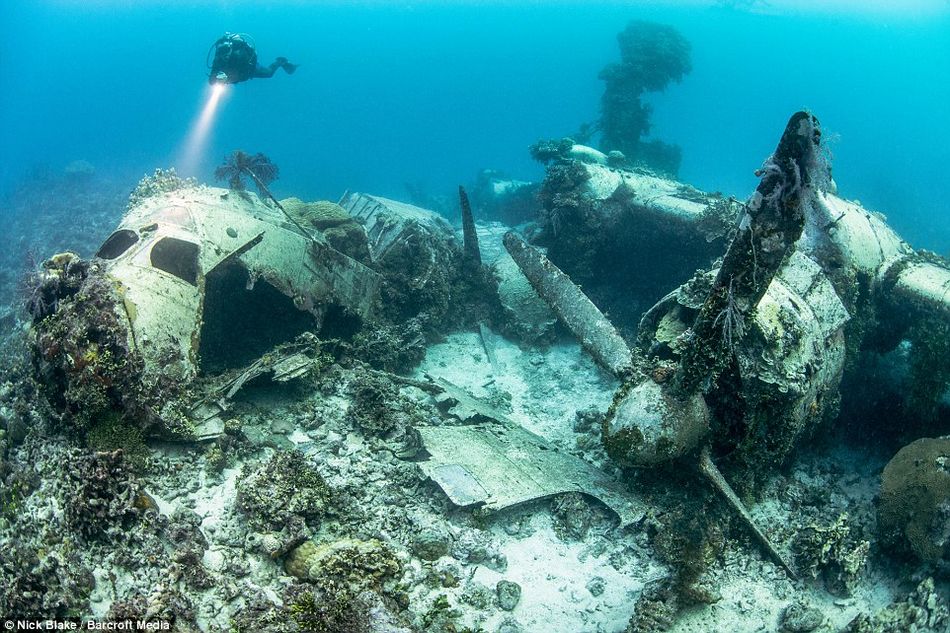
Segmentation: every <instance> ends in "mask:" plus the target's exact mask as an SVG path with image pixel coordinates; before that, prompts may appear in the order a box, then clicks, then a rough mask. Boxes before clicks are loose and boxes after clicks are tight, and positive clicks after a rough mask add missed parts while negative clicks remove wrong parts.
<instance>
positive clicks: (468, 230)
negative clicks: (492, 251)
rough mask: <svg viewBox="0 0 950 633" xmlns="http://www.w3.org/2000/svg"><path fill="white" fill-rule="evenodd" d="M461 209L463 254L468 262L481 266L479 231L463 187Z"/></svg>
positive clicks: (461, 190)
mask: <svg viewBox="0 0 950 633" xmlns="http://www.w3.org/2000/svg"><path fill="white" fill-rule="evenodd" d="M459 208H461V210H462V253H463V254H464V255H465V259H466V260H467V261H470V262H473V263H475V264H477V265H481V263H482V254H481V251H479V249H478V231H476V230H475V218H474V217H473V216H472V205H470V204H469V202H468V195H467V194H466V193H465V189H464V188H463V187H462V186H461V185H459Z"/></svg>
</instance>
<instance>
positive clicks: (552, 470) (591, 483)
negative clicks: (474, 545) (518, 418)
mask: <svg viewBox="0 0 950 633" xmlns="http://www.w3.org/2000/svg"><path fill="white" fill-rule="evenodd" d="M436 384H437V385H438V386H439V387H440V388H441V389H442V390H443V391H444V393H445V396H446V397H444V398H440V400H441V402H442V405H443V407H446V408H447V411H448V412H449V413H451V414H453V415H456V416H458V417H459V419H461V420H463V421H467V422H468V424H465V425H462V426H453V425H442V426H425V427H419V428H418V429H417V430H418V432H419V434H420V436H421V437H422V443H423V446H424V448H425V449H426V451H427V452H428V453H429V454H430V455H431V457H430V458H429V459H427V460H425V461H422V462H419V466H420V468H422V470H423V472H424V473H425V474H426V475H428V476H429V477H430V478H431V479H432V480H433V481H435V482H436V483H437V484H438V485H439V486H440V487H441V488H442V489H443V491H445V493H446V495H448V497H449V499H451V500H452V503H454V504H455V505H458V506H463V507H467V506H478V507H483V508H485V509H486V510H502V509H504V508H508V507H511V506H515V505H519V504H522V503H526V502H529V501H534V500H537V499H544V498H547V497H551V496H554V495H558V494H564V493H568V492H579V493H583V494H586V495H591V496H593V497H596V498H597V499H599V500H600V501H602V502H603V503H604V504H605V505H606V506H607V507H609V508H610V509H611V510H613V511H614V512H615V513H616V514H617V515H618V516H619V518H620V524H621V526H627V525H630V524H633V523H636V522H638V521H639V520H641V519H642V518H643V516H644V513H645V506H644V503H643V502H642V501H641V500H638V499H637V498H636V497H635V496H634V495H632V494H631V493H629V492H627V491H626V490H625V489H624V488H623V486H622V485H621V484H620V482H618V481H616V480H614V479H613V478H611V477H609V476H607V475H606V474H604V473H602V472H601V471H599V470H598V469H596V468H595V467H594V466H591V465H590V464H588V463H587V462H585V461H583V460H581V459H579V458H577V457H574V456H572V455H568V454H566V453H564V452H562V451H560V450H558V449H557V448H555V447H554V446H552V445H550V444H549V443H548V442H546V441H545V440H543V439H542V438H540V437H538V436H537V435H535V434H534V433H531V432H530V431H527V430H525V429H524V428H522V427H521V426H520V425H519V424H517V423H515V422H513V421H511V420H509V419H507V418H506V417H505V416H504V415H503V414H502V413H501V412H499V411H497V410H494V409H492V408H491V407H489V406H486V405H484V404H483V403H480V402H479V401H478V400H476V399H474V398H472V397H471V396H469V395H468V394H466V393H465V392H464V391H462V390H461V389H459V388H458V387H455V386H454V385H451V384H450V383H447V382H445V381H436Z"/></svg>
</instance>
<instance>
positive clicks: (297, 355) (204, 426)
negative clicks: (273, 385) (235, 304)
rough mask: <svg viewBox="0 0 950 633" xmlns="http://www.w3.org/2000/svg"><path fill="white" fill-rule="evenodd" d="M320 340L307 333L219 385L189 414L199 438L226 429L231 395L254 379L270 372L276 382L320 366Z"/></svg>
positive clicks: (288, 379) (217, 434)
mask: <svg viewBox="0 0 950 633" xmlns="http://www.w3.org/2000/svg"><path fill="white" fill-rule="evenodd" d="M318 351H319V341H318V340H317V339H316V338H315V337H313V336H308V335H304V337H302V338H301V339H298V340H297V341H295V342H294V343H290V344H287V345H281V346H279V347H278V348H277V349H275V350H274V351H272V352H270V353H268V354H265V355H264V356H262V357H261V358H259V359H257V360H256V361H254V362H253V363H251V364H250V365H249V366H248V367H246V368H245V369H244V370H243V371H241V372H240V373H239V374H237V375H236V376H234V377H233V378H231V379H230V380H227V381H225V382H223V383H222V384H220V385H218V386H217V387H216V388H215V389H214V390H212V392H211V393H209V394H208V395H207V396H206V397H205V398H203V399H202V400H200V401H199V402H197V403H196V404H195V405H193V406H192V408H191V410H190V411H189V417H190V418H191V419H192V420H193V421H194V422H195V436H196V438H197V439H198V440H211V439H214V438H216V437H219V436H220V435H221V434H222V433H224V414H225V413H226V412H227V411H228V409H230V407H231V399H232V398H234V396H235V395H236V394H237V393H238V392H239V391H240V390H241V389H242V388H243V387H244V386H245V385H246V384H247V383H249V382H250V381H252V380H254V379H255V378H258V377H260V376H263V375H266V374H269V375H270V379H271V380H273V381H274V382H289V381H291V380H294V379H296V378H300V377H302V376H304V375H306V374H307V372H309V371H310V370H312V369H314V368H315V367H318V366H319V364H320V360H319V358H316V357H314V355H315V354H316V353H317V352H318Z"/></svg>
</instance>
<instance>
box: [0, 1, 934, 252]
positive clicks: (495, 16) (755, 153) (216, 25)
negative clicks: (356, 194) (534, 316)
mask: <svg viewBox="0 0 950 633" xmlns="http://www.w3.org/2000/svg"><path fill="white" fill-rule="evenodd" d="M728 4H733V5H736V6H734V7H732V8H730V7H729V6H724V5H728ZM805 4H807V3H803V2H795V3H793V2H791V1H790V0H786V1H783V0H772V1H771V2H768V3H765V2H733V3H722V2H718V3H717V2H696V1H694V2H678V3H677V2H665V3H664V2H650V3H647V2H580V1H575V2H545V3H542V2H514V1H510V2H488V3H476V2H454V3H449V2H435V1H430V2H382V1H379V2H309V3H304V2H283V3H261V2H245V1H223V0H222V1H219V2H171V1H166V2H163V3H158V2H149V1H140V2H134V1H132V0H128V1H125V2H119V1H98V2H97V1H95V0H84V1H79V0H76V1H65V0H61V1H52V0H49V1H41V0H37V1H29V0H5V1H4V2H2V3H0V122H2V125H3V136H2V139H3V140H2V144H0V147H2V149H0V152H2V163H0V191H3V190H7V189H9V188H10V187H12V186H14V184H15V183H16V182H18V181H19V180H20V179H21V178H22V177H23V174H24V173H26V171H27V170H28V169H29V168H30V167H31V166H33V165H36V164H47V165H50V166H52V167H53V168H55V169H61V168H62V167H63V166H65V165H66V164H68V163H69V162H70V161H73V160H76V159H84V160H87V161H89V162H91V163H92V164H94V165H95V166H96V168H97V173H105V174H114V175H115V176H116V177H120V178H127V179H128V182H129V188H131V187H132V186H133V185H134V183H135V182H136V180H137V179H138V178H139V177H140V176H141V175H142V174H144V173H146V172H151V171H152V170H153V169H154V168H155V167H159V166H169V165H173V164H174V163H175V161H176V160H177V156H178V155H179V151H180V148H181V146H182V143H183V141H184V138H185V136H186V134H187V132H188V129H189V127H190V125H191V122H192V121H193V119H194V118H195V117H196V116H197V113H198V111H199V110H200V108H201V106H202V103H203V100H204V98H205V91H206V88H207V83H206V74H207V69H206V67H205V56H206V53H207V51H208V48H209V46H210V45H211V43H212V42H213V41H214V40H215V39H216V38H217V37H218V36H220V35H221V34H222V33H223V32H224V31H226V30H229V31H239V32H247V33H250V34H251V35H252V36H253V38H254V40H255V41H256V44H257V48H258V51H259V55H260V58H261V61H262V62H264V63H268V62H269V61H270V60H271V59H273V58H274V57H275V56H277V55H284V56H286V57H288V58H290V60H291V61H293V62H295V63H299V64H300V69H299V70H298V71H297V73H296V74H295V75H293V76H287V75H285V74H283V73H282V72H281V71H278V73H277V75H275V77H274V78H272V79H268V80H254V81H250V82H247V83H244V84H240V85H238V86H235V87H234V90H233V91H232V92H233V94H231V95H230V96H229V98H228V99H227V101H226V103H225V104H224V105H223V108H222V109H221V111H220V113H219V117H218V120H217V122H216V125H215V128H214V130H213V134H212V138H211V143H210V147H209V151H208V154H207V156H206V158H205V160H204V162H203V164H202V166H201V168H200V170H199V171H198V173H196V174H194V175H197V176H199V177H200V178H201V179H202V180H205V181H208V182H211V181H212V179H211V173H212V171H213V169H214V166H215V165H216V164H217V163H219V162H220V161H221V159H222V158H223V157H224V156H225V154H227V153H229V152H230V151H231V150H233V149H238V148H240V149H244V150H246V151H250V152H258V151H260V152H264V153H266V154H267V155H269V156H270V157H271V158H272V159H273V160H274V162H275V163H277V164H278V165H279V166H280V169H281V178H280V180H279V181H277V182H276V183H275V185H274V189H275V193H277V194H278V195H279V196H289V195H296V196H299V197H301V198H309V199H313V198H332V199H336V198H337V197H339V195H340V194H341V193H342V192H343V191H344V190H346V189H350V190H361V191H368V192H372V193H378V194H383V195H389V196H394V197H401V198H405V197H406V192H405V183H415V184H421V185H422V186H424V187H425V188H426V189H427V190H429V191H431V192H432V193H442V192H448V191H450V188H451V187H452V186H454V185H455V184H458V183H467V182H471V181H472V180H474V177H475V174H476V173H477V171H478V170H479V169H481V168H485V167H491V168H496V169H501V170H504V171H506V172H508V173H510V174H511V175H512V176H515V177H518V178H523V179H530V180H537V179H539V178H541V177H542V175H543V172H542V169H541V167H540V166H539V165H538V164H536V163H534V162H533V161H532V160H531V158H530V156H529V154H528V151H527V148H528V146H529V145H530V144H531V143H533V142H534V141H536V140H537V139H539V138H541V137H559V136H563V135H566V134H570V133H571V132H573V131H574V130H575V129H577V127H578V125H579V124H580V123H582V122H584V121H591V120H593V119H595V118H596V117H597V114H598V108H599V99H600V94H601V92H602V90H603V83H602V82H601V81H599V80H598V79H597V73H598V71H599V70H600V69H601V68H602V67H603V66H604V65H605V64H607V63H609V62H612V61H615V60H617V58H618V49H617V44H616V39H615V36H616V34H617V32H618V31H620V30H622V29H623V27H624V26H625V25H626V23H627V22H628V21H629V20H630V19H634V18H643V19H650V20H654V21H659V22H664V23H667V24H671V25H673V26H674V27H676V28H677V29H678V30H679V31H680V32H681V33H682V34H683V35H684V36H685V37H686V38H687V39H688V40H689V41H690V42H691V44H692V61H693V72H692V73H691V74H689V75H688V76H687V77H686V78H685V79H684V81H683V82H682V83H681V84H678V85H673V86H671V87H670V88H669V89H668V90H667V91H666V92H665V93H662V94H659V95H652V96H651V97H650V101H651V103H652V104H653V105H654V108H655V111H654V117H653V120H654V133H655V136H656V137H657V138H660V139H662V140H664V141H667V142H672V143H676V144H679V145H680V146H681V147H682V149H683V163H682V168H681V170H680V179H681V180H684V181H686V182H690V183H691V184H694V185H696V186H698V187H700V188H702V189H707V190H719V191H723V192H725V193H729V194H735V195H737V196H740V197H745V196H746V195H748V193H750V192H751V191H752V190H753V188H754V187H755V183H756V181H755V178H754V176H753V174H752V172H753V170H754V169H755V168H756V167H758V166H759V164H760V163H761V161H762V160H763V159H764V158H765V157H766V156H767V155H768V154H769V153H770V152H771V151H772V149H773V148H774V145H775V142H776V140H777V139H778V136H779V135H780V134H781V131H782V129H783V126H784V124H785V121H786V120H787V118H788V116H789V115H790V114H791V113H792V112H793V111H795V110H796V109H799V108H802V107H807V108H810V109H811V110H812V111H813V112H814V113H815V114H816V115H817V116H818V117H819V118H820V119H821V121H822V123H823V125H824V129H825V131H826V133H827V134H828V135H829V136H833V137H834V138H835V141H834V142H833V144H832V149H833V152H834V165H835V177H836V180H837V182H838V185H839V189H840V192H841V194H842V195H844V196H845V197H849V198H857V199H860V200H861V201H862V202H863V203H864V204H865V205H866V206H868V207H869V208H872V209H874V210H878V211H882V212H884V213H885V214H887V216H888V217H889V219H890V221H891V222H892V224H893V225H894V226H895V228H897V230H898V231H900V232H901V233H902V234H903V235H904V236H905V237H906V238H907V239H908V240H910V241H911V242H912V243H913V244H915V245H916V246H923V247H928V248H931V249H935V250H938V251H940V252H942V253H944V254H946V253H948V252H950V214H948V213H947V210H948V205H947V200H948V199H950V179H948V178H947V177H946V169H947V165H948V164H950V3H948V2H946V1H945V0H916V1H915V0H909V1H907V2H900V3H898V2H894V3H891V4H894V5H900V6H901V7H903V8H902V9H900V10H888V9H886V8H884V9H875V8H874V7H875V6H876V5H882V6H885V7H886V5H887V4H888V3H884V2H875V1H873V0H871V1H869V2H847V1H845V0H841V1H839V2H833V1H830V2H823V3H813V4H815V5H817V6H831V7H836V8H833V9H813V10H812V9H804V10H795V11H793V10H792V9H791V8H790V7H794V6H802V5H805ZM853 7H861V9H860V11H862V12H861V13H859V12H858V9H854V8H853Z"/></svg>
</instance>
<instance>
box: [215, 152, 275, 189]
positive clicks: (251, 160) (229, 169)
mask: <svg viewBox="0 0 950 633" xmlns="http://www.w3.org/2000/svg"><path fill="white" fill-rule="evenodd" d="M278 173H279V170H278V169H277V165H275V164H274V163H272V162H271V160H270V159H269V158H268V157H267V156H264V155H263V154H261V153H260V152H258V153H257V154H254V155H253V156H251V155H250V154H247V153H245V152H242V151H241V150H235V151H234V152H232V153H231V155H230V156H228V157H227V159H225V161H224V163H223V164H221V165H220V166H219V167H218V168H217V169H215V170H214V177H215V178H216V179H218V180H227V181H228V186H229V187H231V189H234V190H236V191H244V190H245V189H246V187H245V184H244V178H245V176H250V177H251V179H252V180H253V181H254V184H255V185H257V189H258V191H260V192H261V195H266V196H267V197H271V195H270V191H269V190H268V189H267V185H269V184H270V183H272V182H273V181H275V180H277V177H278Z"/></svg>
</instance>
